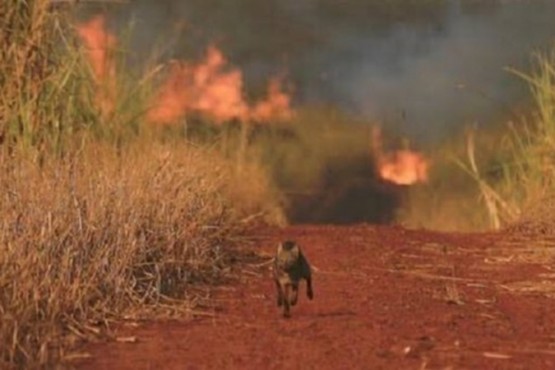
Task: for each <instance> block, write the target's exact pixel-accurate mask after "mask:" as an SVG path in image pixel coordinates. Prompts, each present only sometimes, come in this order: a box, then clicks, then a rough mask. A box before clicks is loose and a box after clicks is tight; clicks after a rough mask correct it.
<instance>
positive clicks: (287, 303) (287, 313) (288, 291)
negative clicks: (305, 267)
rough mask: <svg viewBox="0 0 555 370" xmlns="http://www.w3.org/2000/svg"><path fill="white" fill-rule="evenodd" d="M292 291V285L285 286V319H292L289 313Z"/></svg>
mask: <svg viewBox="0 0 555 370" xmlns="http://www.w3.org/2000/svg"><path fill="white" fill-rule="evenodd" d="M290 290H291V284H285V287H284V291H285V292H284V293H285V294H284V295H285V296H284V297H283V317H286V318H289V317H291V313H290V312H289V294H290Z"/></svg>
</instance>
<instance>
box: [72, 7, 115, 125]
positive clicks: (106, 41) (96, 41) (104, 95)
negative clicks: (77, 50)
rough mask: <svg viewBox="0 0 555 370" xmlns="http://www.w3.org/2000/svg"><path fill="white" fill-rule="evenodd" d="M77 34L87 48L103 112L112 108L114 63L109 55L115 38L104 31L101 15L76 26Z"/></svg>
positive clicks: (104, 24)
mask: <svg viewBox="0 0 555 370" xmlns="http://www.w3.org/2000/svg"><path fill="white" fill-rule="evenodd" d="M76 28H77V34H78V35H79V36H80V37H81V39H82V40H83V43H84V44H85V47H86V48H87V54H88V57H89V61H90V63H91V68H92V71H93V75H94V78H95V80H96V83H97V85H98V90H97V99H98V101H99V104H100V109H101V112H102V113H103V114H107V113H109V112H111V111H112V110H113V102H114V98H115V95H116V94H115V77H116V68H115V64H114V62H113V60H112V58H111V57H110V51H112V50H113V49H114V47H115V45H116V38H115V37H114V36H113V35H111V34H110V33H108V31H106V19H105V18H104V16H103V15H98V16H96V17H93V18H92V19H91V20H89V21H88V22H86V23H83V24H80V25H78V26H77V27H76Z"/></svg>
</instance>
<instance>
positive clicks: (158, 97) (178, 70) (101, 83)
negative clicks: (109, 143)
mask: <svg viewBox="0 0 555 370" xmlns="http://www.w3.org/2000/svg"><path fill="white" fill-rule="evenodd" d="M77 33H78V34H79V36H80V37H81V39H82V40H83V43H84V44H85V46H86V48H87V53H88V57H89V60H90V63H91V68H92V71H93V75H94V78H95V81H96V83H97V100H98V101H99V104H100V108H101V111H102V113H103V114H105V113H109V112H111V111H112V110H113V104H114V103H113V102H114V99H115V95H116V85H115V77H116V70H115V64H114V62H113V58H112V55H111V51H113V49H114V47H115V45H116V38H115V37H114V36H113V35H111V34H110V33H109V32H108V31H106V21H105V18H104V16H102V15H99V16H96V17H94V18H92V19H91V20H89V21H88V22H86V23H83V24H81V25H78V26H77ZM290 103H291V98H290V96H289V95H288V94H287V93H285V92H284V91H283V89H282V80H281V79H280V78H274V79H272V80H271V81H270V83H269V85H268V90H267V97H266V99H265V100H262V101H259V102H257V103H256V104H254V105H252V106H251V105H249V104H248V103H247V102H246V100H245V98H244V96H243V74H242V72H241V71H240V70H239V69H238V68H235V67H230V66H228V62H227V60H226V58H225V56H224V55H223V53H222V52H221V51H220V50H219V49H218V48H216V47H215V46H210V47H209V48H208V49H207V52H206V56H205V58H204V60H202V61H201V62H200V63H197V64H193V63H189V62H184V61H173V62H172V63H171V64H170V67H169V73H168V76H167V78H166V79H165V81H164V82H163V83H162V85H161V87H160V88H159V90H158V92H157V94H155V96H154V100H153V101H152V102H151V103H150V109H149V111H148V113H147V120H148V121H149V122H154V123H161V124H171V123H174V122H176V121H177V120H179V119H180V118H181V117H183V116H185V115H186V114H187V113H189V112H200V113H202V114H205V115H207V116H209V117H211V118H212V119H213V120H214V122H216V123H222V122H225V121H229V120H231V119H238V120H241V121H268V120H272V119H277V120H287V119H289V118H290V117H291V116H292V114H293V111H292V109H291V107H290Z"/></svg>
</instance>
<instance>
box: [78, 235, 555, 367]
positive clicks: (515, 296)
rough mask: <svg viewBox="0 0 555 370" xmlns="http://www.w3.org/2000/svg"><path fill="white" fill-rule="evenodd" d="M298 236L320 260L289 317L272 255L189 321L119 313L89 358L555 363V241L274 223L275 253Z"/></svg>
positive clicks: (263, 246)
mask: <svg viewBox="0 0 555 370" xmlns="http://www.w3.org/2000/svg"><path fill="white" fill-rule="evenodd" d="M286 238H287V239H295V240H297V241H298V242H299V243H300V244H301V245H302V246H303V249H304V251H305V254H306V255H307V257H308V258H309V260H310V261H311V262H312V264H313V265H314V268H315V271H314V289H315V298H314V300H313V301H309V300H307V299H306V298H305V296H304V293H305V289H304V285H303V286H302V287H301V293H302V296H301V298H300V300H299V304H298V305H297V306H295V307H293V310H292V318H291V319H284V318H282V316H281V314H280V311H279V310H278V308H277V307H276V305H275V292H274V285H273V282H272V280H271V278H270V265H269V264H268V263H265V264H264V263H263V264H260V265H259V266H257V267H256V268H254V267H252V266H251V267H249V268H247V269H245V272H244V273H243V274H242V275H241V278H240V281H238V282H235V283H232V284H229V285H226V286H223V287H220V288H217V289H215V291H214V301H213V302H214V303H215V308H214V309H213V310H212V311H210V310H209V312H207V313H206V315H200V316H198V317H196V318H192V319H185V318H184V319H183V320H172V321H157V322H139V323H138V325H135V326H131V325H121V327H120V328H119V329H118V330H117V336H119V337H120V338H132V339H136V341H134V340H132V341H130V342H127V341H124V342H118V341H104V342H100V343H94V344H89V345H87V347H85V348H84V349H83V350H84V351H86V352H88V353H89V354H90V355H91V357H90V358H88V359H84V360H80V361H78V362H76V363H74V365H76V367H77V368H78V369H224V368H237V369H312V368H318V369H446V368H452V369H552V368H555V271H554V266H553V263H552V255H553V252H554V251H555V243H554V244H551V243H548V242H543V243H540V242H539V241H538V240H535V239H534V238H532V237H527V238H524V237H519V238H517V237H515V236H509V235H503V234H493V233H488V234H441V233H433V232H428V231H409V230H405V229H403V228H400V227H386V226H370V225H357V226H342V227H338V226H296V227H291V228H286V229H282V230H281V229H280V230H275V229H263V230H260V232H259V235H258V240H259V242H258V246H256V248H259V249H258V250H260V251H262V253H265V254H267V255H268V256H269V255H271V253H272V252H273V250H274V246H275V245H276V244H277V242H278V241H279V240H282V239H286Z"/></svg>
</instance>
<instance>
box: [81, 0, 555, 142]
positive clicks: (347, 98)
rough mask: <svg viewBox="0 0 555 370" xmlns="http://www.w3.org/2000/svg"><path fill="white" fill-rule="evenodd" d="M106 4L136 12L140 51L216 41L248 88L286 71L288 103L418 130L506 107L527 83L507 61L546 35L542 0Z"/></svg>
mask: <svg viewBox="0 0 555 370" xmlns="http://www.w3.org/2000/svg"><path fill="white" fill-rule="evenodd" d="M392 4H393V5H392ZM97 10H98V9H91V8H89V11H91V12H94V11H97ZM110 15H111V20H112V24H113V25H115V26H116V27H125V26H126V25H127V24H129V22H130V21H133V23H134V26H133V37H132V39H131V45H132V50H133V52H134V53H135V55H136V56H135V57H136V60H138V61H142V60H145V59H147V57H149V56H150V53H152V50H153V49H155V48H156V50H158V54H159V55H158V58H159V59H160V60H169V59H172V58H177V59H189V58H195V59H197V60H198V59H199V58H201V57H202V53H203V52H204V50H206V47H207V46H208V45H210V44H216V45H217V47H218V48H220V49H222V51H223V52H224V54H225V55H226V56H227V57H229V60H230V63H231V64H233V65H235V66H237V67H238V68H240V69H241V70H242V71H243V73H244V77H245V86H246V88H247V90H248V92H249V93H250V94H253V95H256V94H258V95H260V94H261V93H263V92H264V89H265V86H267V82H268V80H269V78H271V76H275V75H283V74H284V73H285V74H286V75H287V77H288V79H289V80H290V81H291V83H292V84H293V85H294V86H295V99H296V101H295V103H296V104H298V105H303V104H314V103H316V104H320V103H326V104H333V105H336V106H338V107H340V108H342V109H344V110H345V111H348V112H351V113H354V114H357V115H362V116H364V117H366V118H368V119H373V120H378V121H381V122H384V123H385V124H386V125H387V124H392V123H394V124H395V125H396V127H398V128H399V127H400V128H401V130H402V131H404V133H405V134H407V135H408V136H410V137H411V138H414V139H416V140H419V141H435V140H438V139H441V138H443V137H445V135H447V134H448V133H449V132H450V131H451V130H452V129H453V128H454V127H460V125H461V124H467V123H470V122H480V123H484V124H487V122H488V121H489V120H491V119H493V118H494V117H495V116H496V115H499V114H508V113H510V108H509V107H510V106H511V105H513V104H514V103H516V102H519V101H521V100H522V99H524V98H525V97H526V96H527V94H528V92H527V87H526V85H525V83H524V82H523V81H520V80H519V79H518V78H517V77H515V76H513V75H511V74H510V73H508V72H506V71H505V70H504V67H506V66H512V67H515V68H517V69H523V70H528V69H529V68H530V60H531V54H532V53H533V52H535V51H538V50H545V49H546V48H548V47H550V46H551V45H550V44H551V43H552V41H553V40H554V37H555V22H553V19H555V2H553V1H548V0H545V1H542V0H528V1H525V0H481V1H479V0H430V1H425V2H423V1H411V0H392V1H387V2H385V1H381V0H379V1H378V0H376V1H371V0H369V1H365V0H345V1H341V2H338V1H333V0H264V1H260V0H210V1H208V0H189V1H178V0H158V1H154V0H136V1H133V2H131V3H130V4H129V5H126V6H121V5H118V6H113V7H111V8H110Z"/></svg>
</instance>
